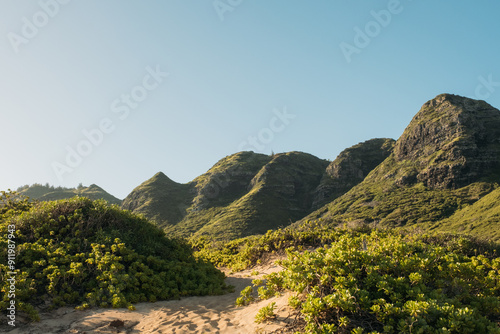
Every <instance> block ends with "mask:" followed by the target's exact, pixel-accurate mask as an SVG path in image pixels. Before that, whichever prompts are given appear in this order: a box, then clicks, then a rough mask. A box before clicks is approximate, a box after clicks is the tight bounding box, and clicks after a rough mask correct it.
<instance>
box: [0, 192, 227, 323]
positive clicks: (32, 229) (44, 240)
mask: <svg viewBox="0 0 500 334" xmlns="http://www.w3.org/2000/svg"><path fill="white" fill-rule="evenodd" d="M0 218H1V220H0V233H1V234H2V235H8V232H9V230H11V231H12V230H13V229H14V230H15V232H13V235H14V239H13V240H14V241H15V249H16V259H15V264H14V266H15V270H14V271H15V272H16V275H15V277H16V303H17V307H18V310H21V311H24V312H27V313H28V314H30V316H31V317H32V318H33V319H36V318H37V312H36V309H37V307H46V306H51V307H58V306H62V305H65V304H70V305H80V307H81V308H86V307H91V306H101V307H109V306H112V307H127V306H128V307H130V308H133V306H132V305H131V303H136V302H141V301H155V300H161V299H170V298H178V297H179V296H186V295H206V294H220V293H223V292H224V290H225V289H226V286H225V283H224V274H223V273H221V272H220V271H219V270H217V269H215V267H214V266H213V265H212V264H209V263H207V262H206V261H200V260H197V259H196V258H195V257H194V256H193V254H192V249H191V248H190V247H189V246H188V245H187V244H186V243H185V242H183V241H181V240H173V239H168V238H166V237H165V233H164V232H163V231H162V230H160V229H158V227H156V226H154V225H153V224H151V223H149V222H148V221H147V220H146V219H144V218H142V217H140V216H137V215H134V214H131V213H130V212H127V211H123V210H120V209H119V208H118V207H117V206H112V205H109V204H108V203H106V202H105V201H102V200H98V201H92V200H90V199H87V198H79V197H75V198H72V199H69V200H60V201H53V202H40V203H35V204H33V203H30V202H28V201H27V200H20V201H19V200H13V199H12V196H11V194H8V193H5V192H4V193H2V196H1V202H0ZM7 243H8V239H7V238H2V239H1V240H0V269H1V270H0V281H1V282H2V286H1V292H2V294H1V298H0V309H1V310H5V309H6V307H7V305H8V303H9V297H8V293H7V291H9V282H8V281H7V279H8V278H9V277H8V276H9V274H8V272H9V271H12V269H9V268H8V265H10V264H9V263H7V250H8V245H7Z"/></svg>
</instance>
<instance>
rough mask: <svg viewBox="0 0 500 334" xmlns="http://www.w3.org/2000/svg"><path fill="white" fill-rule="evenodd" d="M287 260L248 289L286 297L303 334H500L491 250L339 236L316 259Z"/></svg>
mask: <svg viewBox="0 0 500 334" xmlns="http://www.w3.org/2000/svg"><path fill="white" fill-rule="evenodd" d="M478 245H479V246H480V247H477V246H478ZM481 247H482V248H481ZM478 248H479V249H478ZM287 253H288V258H287V259H286V260H282V261H280V264H281V266H283V267H284V268H285V269H284V270H283V271H281V272H278V273H273V274H270V275H267V276H266V279H265V281H262V282H254V283H256V284H254V286H258V285H259V283H260V284H261V286H260V287H259V297H260V298H262V299H266V298H269V297H271V296H274V295H276V294H277V293H280V292H282V291H285V290H287V291H292V292H293V293H294V294H293V296H292V297H291V298H290V300H289V304H290V306H292V307H293V308H296V309H297V310H298V311H297V312H299V315H300V317H301V318H302V319H303V326H302V328H301V329H300V332H302V333H457V334H458V333H460V334H462V333H500V327H499V324H500V258H498V257H497V255H496V251H495V247H493V246H492V247H486V246H485V245H484V244H481V243H478V242H474V241H473V240H471V239H468V238H460V237H453V238H452V237H450V236H441V237H428V236H418V235H409V234H408V235H403V234H400V233H395V232H389V231H376V230H374V231H372V232H369V233H359V232H349V231H344V232H343V235H342V236H340V237H339V238H338V240H336V242H334V243H331V244H330V245H327V246H325V247H322V248H318V249H316V250H315V251H305V252H300V251H293V250H288V251H287ZM472 254H476V255H472ZM245 291H246V293H247V295H249V292H250V291H249V290H248V289H247V290H245ZM242 297H243V296H242ZM242 299H243V298H242ZM242 299H240V302H242V301H243V300H242ZM245 301H246V300H245ZM263 312H265V311H263Z"/></svg>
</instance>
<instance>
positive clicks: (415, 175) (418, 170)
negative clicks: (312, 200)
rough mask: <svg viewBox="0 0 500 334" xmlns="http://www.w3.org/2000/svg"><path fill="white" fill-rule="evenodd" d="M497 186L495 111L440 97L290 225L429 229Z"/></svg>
mask: <svg viewBox="0 0 500 334" xmlns="http://www.w3.org/2000/svg"><path fill="white" fill-rule="evenodd" d="M499 181H500V111H499V110H498V109H495V108H493V107H492V106H490V105H489V104H488V103H486V102H484V101H477V100H472V99H469V98H465V97H461V96H457V95H451V94H442V95H438V96H437V97H436V98H434V99H432V100H430V101H428V102H427V103H425V104H424V105H423V106H422V108H421V109H420V111H419V112H418V113H417V114H416V115H415V117H414V118H413V120H412V121H411V122H410V124H409V125H408V127H407V128H406V129H405V131H404V132H403V134H402V135H401V137H400V138H399V139H398V140H397V141H396V143H395V145H394V150H393V152H392V153H391V154H390V155H389V156H388V157H387V158H386V159H385V160H384V161H383V162H382V163H381V164H380V165H378V166H377V167H376V168H375V169H373V171H372V172H370V173H369V174H368V176H367V177H366V178H365V179H364V180H363V181H362V182H361V183H359V184H358V185H356V186H355V187H353V188H352V189H351V190H350V191H348V192H347V193H346V194H344V195H343V196H341V197H339V198H337V199H336V200H334V201H333V202H331V203H329V204H327V205H325V206H324V207H322V208H320V209H318V210H316V211H315V212H313V213H312V214H310V215H308V216H307V217H305V218H304V219H303V220H301V221H300V222H299V223H297V224H295V225H294V226H297V225H299V224H300V223H302V222H304V221H306V220H315V219H323V220H326V221H328V222H330V223H331V224H333V225H338V224H342V223H348V224H349V225H357V224H365V223H368V224H371V225H374V226H385V227H398V226H407V225H413V224H420V225H419V226H421V227H428V226H429V224H428V223H429V222H437V221H441V220H444V219H446V218H449V217H450V216H452V215H453V214H454V213H455V212H457V211H458V210H461V209H464V208H466V207H467V206H469V205H471V204H473V203H475V202H476V201H478V200H479V199H481V198H483V197H484V196H485V195H487V194H488V193H490V192H492V191H493V190H495V189H496V188H497V186H498V184H497V182H499ZM421 223H423V224H421ZM438 229H439V228H438Z"/></svg>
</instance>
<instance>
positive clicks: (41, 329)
mask: <svg viewBox="0 0 500 334" xmlns="http://www.w3.org/2000/svg"><path fill="white" fill-rule="evenodd" d="M279 270H280V267H279V266H278V265H276V264H274V260H270V261H268V262H267V263H266V264H264V265H261V266H259V267H255V268H252V269H250V270H245V271H242V272H239V273H234V274H231V275H228V278H227V279H226V280H227V283H228V284H231V285H234V286H235V288H236V289H235V292H234V293H230V294H226V295H223V296H206V297H188V298H183V299H181V300H170V301H161V302H156V303H139V304H136V305H135V307H136V311H128V310H126V309H92V310H86V311H76V310H74V309H72V308H61V309H58V310H56V311H54V312H51V313H44V314H41V315H40V316H41V321H40V322H38V323H33V324H30V325H27V326H19V327H18V328H16V329H14V330H12V331H10V332H8V333H10V334H18V333H19V334H21V333H29V334H50V333H72V334H84V333H86V334H90V333H129V334H136V333H165V334H167V333H168V334H174V333H175V334H181V333H186V334H191V333H231V334H234V333H271V332H273V331H274V330H276V329H278V328H281V327H282V326H283V325H284V324H285V323H287V322H288V321H290V318H288V316H289V315H290V313H291V310H290V308H289V307H288V306H287V300H288V295H284V296H281V297H277V298H276V297H275V298H272V299H269V300H264V301H260V302H254V303H252V304H250V305H248V306H245V307H236V306H235V300H236V298H237V297H238V296H239V294H240V291H241V290H242V289H243V288H245V287H246V286H248V285H251V282H252V280H253V279H255V278H262V277H263V276H264V275H265V274H269V273H271V272H276V271H279ZM255 271H257V272H258V273H259V274H258V275H252V272H254V273H255ZM271 302H275V303H276V309H275V313H276V314H277V318H276V319H275V320H273V321H272V322H270V323H267V324H260V325H259V324H256V323H255V322H254V319H255V315H256V314H257V312H258V310H259V309H260V308H262V307H263V306H266V305H268V304H270V303H271Z"/></svg>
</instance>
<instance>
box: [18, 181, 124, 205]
mask: <svg viewBox="0 0 500 334" xmlns="http://www.w3.org/2000/svg"><path fill="white" fill-rule="evenodd" d="M17 192H18V193H19V194H20V195H23V196H28V197H29V198H31V199H36V200H40V201H54V200H60V199H69V198H71V197H75V196H80V197H87V198H90V199H94V200H97V199H103V200H105V201H107V202H109V203H110V204H117V205H120V204H121V202H122V201H121V200H120V199H118V198H116V197H114V196H113V195H111V194H109V193H108V192H106V191H105V190H104V189H102V188H101V187H99V186H97V185H95V184H92V185H90V186H89V187H84V186H79V187H77V188H63V187H54V186H49V185H48V184H47V185H41V184H33V185H31V186H30V185H26V186H23V187H20V188H18V189H17Z"/></svg>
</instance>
